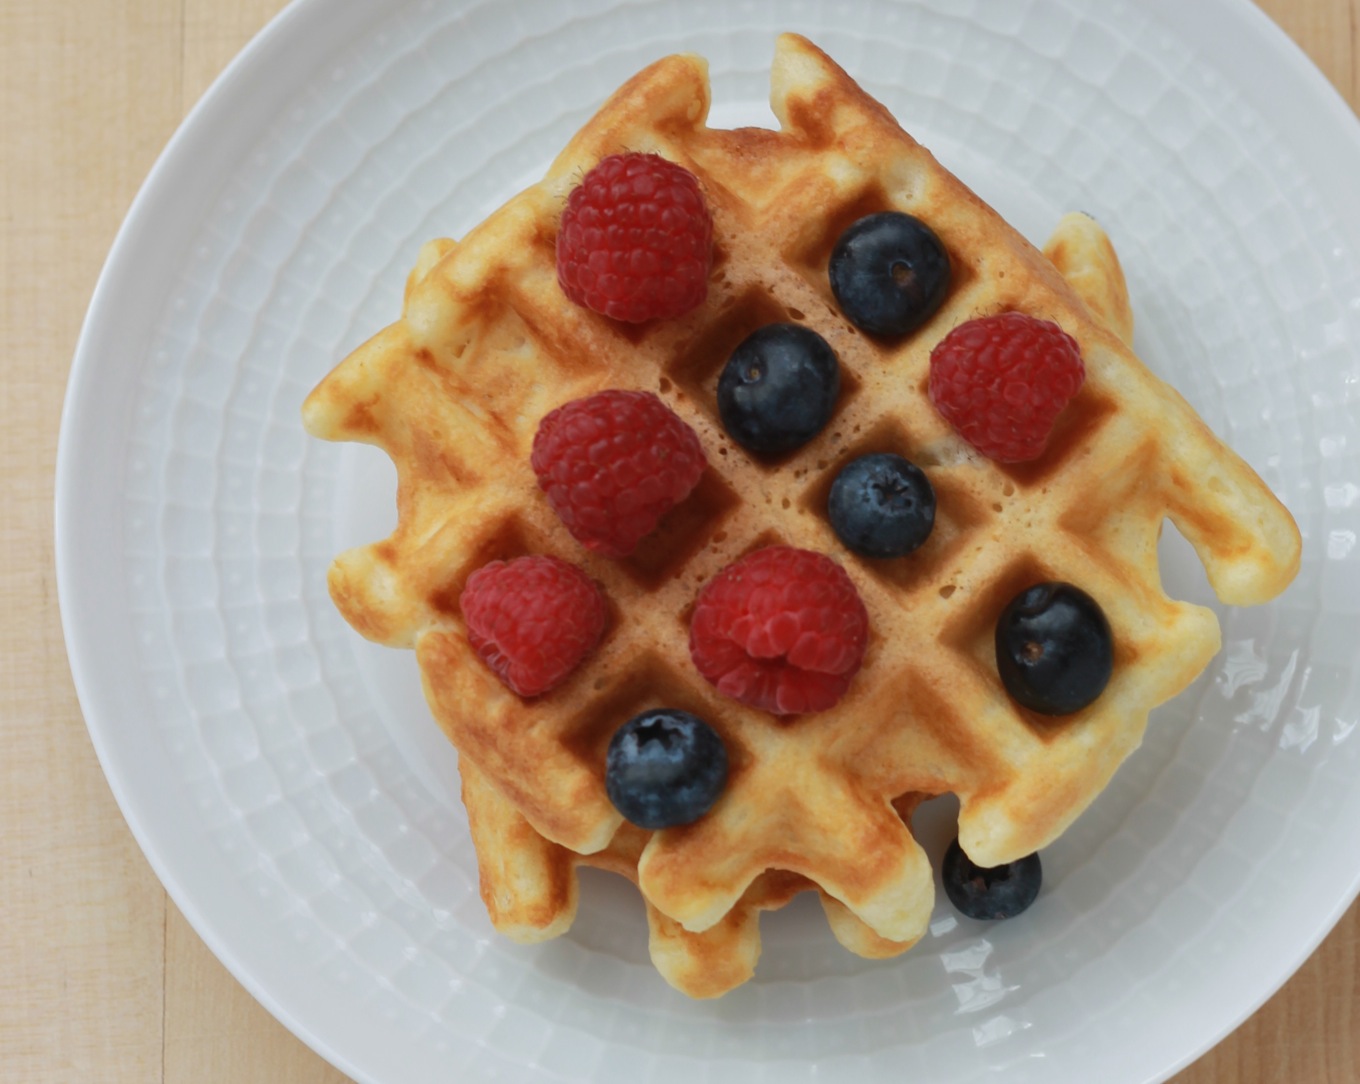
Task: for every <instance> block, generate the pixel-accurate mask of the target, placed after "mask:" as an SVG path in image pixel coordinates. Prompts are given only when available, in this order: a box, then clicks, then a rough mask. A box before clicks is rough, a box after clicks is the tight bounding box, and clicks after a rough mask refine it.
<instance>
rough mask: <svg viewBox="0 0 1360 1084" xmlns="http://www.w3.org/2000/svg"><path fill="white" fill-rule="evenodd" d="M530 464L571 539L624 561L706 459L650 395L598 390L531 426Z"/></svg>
mask: <svg viewBox="0 0 1360 1084" xmlns="http://www.w3.org/2000/svg"><path fill="white" fill-rule="evenodd" d="M530 463H531V464H532V465H533V468H534V473H535V474H536V475H538V484H539V486H540V487H541V488H542V489H543V492H544V493H546V494H547V495H548V503H549V504H550V505H552V508H553V511H554V512H556V513H557V514H558V516H560V517H561V519H562V522H563V523H564V524H565V525H566V528H567V530H568V531H570V532H571V534H572V537H573V538H575V539H576V540H577V541H578V542H580V543H581V544H582V545H583V546H586V547H587V548H589V549H592V550H595V551H597V552H599V553H602V554H604V555H605V556H606V557H627V556H628V555H629V554H630V553H632V552H633V548H634V547H635V546H636V545H637V544H638V542H639V541H640V540H641V539H642V538H643V536H644V535H648V534H651V532H652V530H653V528H655V527H656V524H657V521H658V520H659V519H660V518H661V517H662V516H663V515H665V514H666V512H668V511H669V510H670V509H671V508H673V507H674V506H675V505H677V504H679V503H680V502H681V501H683V500H684V499H685V498H686V497H688V496H689V493H690V490H692V489H693V488H694V487H695V485H696V484H697V483H698V481H699V476H700V475H701V474H703V473H704V468H705V467H706V466H707V465H708V460H707V459H705V458H704V450H703V448H702V447H701V446H700V444H699V438H698V437H697V436H695V434H694V430H693V429H691V428H690V427H689V426H688V425H686V424H685V423H684V422H683V421H681V420H680V419H679V418H678V417H676V415H675V414H674V412H672V411H671V409H670V407H668V406H666V404H665V403H663V402H662V401H661V400H660V399H658V398H657V397H656V396H655V395H652V394H651V393H650V392H644V391H602V392H599V393H598V394H596V395H591V396H588V397H587V398H585V399H576V400H574V401H572V402H570V403H567V404H566V405H565V406H560V407H558V408H557V409H556V410H554V411H553V412H552V413H550V414H549V415H547V417H545V418H544V419H543V420H542V421H541V422H539V425H538V432H537V434H535V436H534V450H533V455H532V456H531V458H530Z"/></svg>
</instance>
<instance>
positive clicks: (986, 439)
mask: <svg viewBox="0 0 1360 1084" xmlns="http://www.w3.org/2000/svg"><path fill="white" fill-rule="evenodd" d="M1085 379H1086V367H1085V366H1084V365H1083V364H1082V361H1081V352H1080V351H1079V350H1078V348H1077V344H1076V342H1075V341H1074V340H1073V339H1072V337H1071V336H1070V335H1068V334H1067V332H1065V331H1063V329H1062V328H1060V327H1059V326H1058V325H1057V324H1053V323H1049V322H1048V321H1047V320H1036V319H1035V318H1034V317H1032V316H1025V315H1024V314H1022V313H1018V312H1007V313H1002V314H1001V315H999V316H986V317H982V318H981V319H977V320H969V321H968V322H967V323H965V324H960V325H959V326H958V327H956V328H955V329H954V330H953V331H951V332H950V333H949V334H948V335H946V336H945V337H944V338H943V339H942V340H941V341H940V342H939V344H938V345H937V346H936V347H935V349H934V350H932V351H931V354H930V401H931V402H932V403H934V404H935V409H937V410H938V411H939V412H940V413H941V414H942V415H943V416H944V419H945V421H947V422H949V424H950V425H952V426H953V427H954V428H955V429H956V430H958V433H959V436H961V437H963V439H964V440H966V441H967V442H968V443H969V444H971V445H972V446H973V447H974V448H976V449H977V450H978V451H979V452H981V453H982V454H983V455H985V456H986V457H987V458H988V459H994V460H996V461H997V462H998V463H1019V462H1021V461H1023V460H1026V459H1036V458H1038V457H1039V456H1040V455H1041V454H1043V450H1044V447H1045V446H1046V445H1047V444H1048V437H1049V434H1050V433H1051V432H1052V431H1053V423H1054V422H1055V421H1056V420H1057V417H1058V415H1059V414H1060V413H1061V412H1062V409H1063V407H1065V406H1067V404H1068V402H1069V400H1071V398H1072V397H1073V396H1074V395H1076V394H1077V392H1078V391H1080V390H1081V385H1082V383H1083V382H1084V381H1085Z"/></svg>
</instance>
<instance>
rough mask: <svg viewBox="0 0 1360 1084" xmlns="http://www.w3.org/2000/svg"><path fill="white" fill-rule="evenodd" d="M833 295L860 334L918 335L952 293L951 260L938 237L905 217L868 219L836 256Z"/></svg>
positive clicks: (845, 238)
mask: <svg viewBox="0 0 1360 1084" xmlns="http://www.w3.org/2000/svg"><path fill="white" fill-rule="evenodd" d="M828 271H829V274H830V277H831V292H832V293H834V294H835V295H836V302H837V303H838V304H839V305H840V307H841V311H842V312H843V313H845V315H846V317H847V318H848V319H849V320H850V322H851V323H853V324H854V325H855V326H856V327H857V328H859V329H860V330H861V331H867V332H869V333H870V334H872V335H887V336H897V335H906V334H907V333H908V332H911V331H915V330H916V329H917V328H918V327H920V326H921V325H922V324H924V323H925V322H926V320H928V319H929V318H930V316H931V314H932V313H933V312H934V311H935V310H936V309H938V308H939V307H940V304H941V303H942V302H943V301H944V298H945V295H946V294H947V293H948V292H949V254H948V253H947V252H945V250H944V245H943V244H941V243H940V239H939V238H938V237H936V236H935V231H934V230H932V229H931V228H930V227H929V226H927V225H926V224H925V223H924V222H922V221H921V220H920V219H919V218H914V217H912V216H911V215H907V214H903V213H902V212H900V211H883V212H880V213H879V214H875V215H866V216H865V217H864V218H861V219H860V220H859V221H858V222H855V223H854V224H853V225H852V226H850V228H849V229H847V230H846V231H845V232H844V233H843V234H841V236H840V240H838V241H837V242H836V247H835V248H834V249H833V250H832V252H831V265H830V267H829V268H828Z"/></svg>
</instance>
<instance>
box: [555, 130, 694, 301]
mask: <svg viewBox="0 0 1360 1084" xmlns="http://www.w3.org/2000/svg"><path fill="white" fill-rule="evenodd" d="M712 258H713V218H712V216H711V215H710V214H709V212H708V206H707V205H706V204H705V203H704V196H703V193H702V192H701V191H700V190H699V182H698V180H697V179H696V178H695V176H694V174H692V173H690V172H689V170H687V169H685V168H683V167H682V166H677V165H676V164H675V163H673V162H668V161H666V159H664V158H660V157H658V156H657V155H655V154H614V155H610V156H609V157H608V158H605V159H603V160H602V161H601V162H600V164H599V165H597V166H596V167H595V168H594V169H592V170H591V171H590V172H589V173H587V174H586V175H585V179H584V180H582V181H581V183H580V184H579V185H578V186H577V187H576V188H575V189H573V190H572V193H571V195H570V196H568V197H567V206H566V209H565V210H563V212H562V225H561V228H560V230H559V231H558V234H557V281H558V282H559V283H561V285H562V290H563V292H564V293H565V294H566V295H567V296H568V297H569V298H571V299H572V300H573V301H575V302H576V303H577V304H578V305H584V306H586V308H588V309H593V310H594V311H596V312H598V313H601V314H603V315H605V316H610V317H613V318H614V319H615V320H623V321H626V322H627V323H631V324H638V323H641V322H642V321H644V320H651V319H653V318H655V317H671V316H681V315H683V314H684V313H687V312H689V311H690V310H691V309H693V308H697V307H698V306H699V305H701V304H703V301H704V298H705V297H707V296H708V268H709V264H710V263H711V262H712Z"/></svg>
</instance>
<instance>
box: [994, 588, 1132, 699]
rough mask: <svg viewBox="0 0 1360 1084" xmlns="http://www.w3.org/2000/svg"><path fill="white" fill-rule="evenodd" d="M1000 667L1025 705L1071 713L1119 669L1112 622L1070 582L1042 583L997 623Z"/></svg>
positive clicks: (1009, 687)
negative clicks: (1115, 663)
mask: <svg viewBox="0 0 1360 1084" xmlns="http://www.w3.org/2000/svg"><path fill="white" fill-rule="evenodd" d="M996 668H997V670H998V671H999V672H1000V674H1001V684H1003V685H1004V686H1005V687H1006V692H1008V693H1010V695H1011V697H1012V699H1014V700H1015V702H1016V703H1018V704H1019V705H1020V706H1021V707H1026V708H1029V709H1030V710H1031V711H1037V712H1039V713H1040V714H1043V715H1069V714H1071V713H1072V712H1074V711H1080V710H1081V709H1082V708H1084V707H1086V705H1088V704H1090V703H1092V702H1093V701H1094V700H1095V699H1096V697H1098V696H1099V695H1100V694H1101V693H1102V692H1104V690H1105V685H1106V684H1107V683H1108V682H1109V680H1110V673H1111V671H1112V670H1113V669H1114V638H1113V636H1112V635H1111V634H1110V623H1109V622H1108V621H1107V620H1105V614H1104V612H1102V610H1101V609H1100V607H1099V606H1098V605H1097V604H1096V601H1095V599H1093V598H1092V597H1091V596H1090V595H1088V594H1087V593H1086V592H1085V591H1083V590H1081V589H1080V588H1077V587H1073V586H1072V585H1071V584H1070V583H1040V584H1036V585H1035V586H1033V587H1029V588H1026V589H1025V590H1024V591H1021V592H1020V594H1018V595H1016V596H1015V598H1013V599H1012V600H1011V601H1010V604H1009V605H1008V606H1007V607H1006V608H1005V610H1003V611H1002V612H1001V618H1000V620H998V621H997V623H996Z"/></svg>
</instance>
